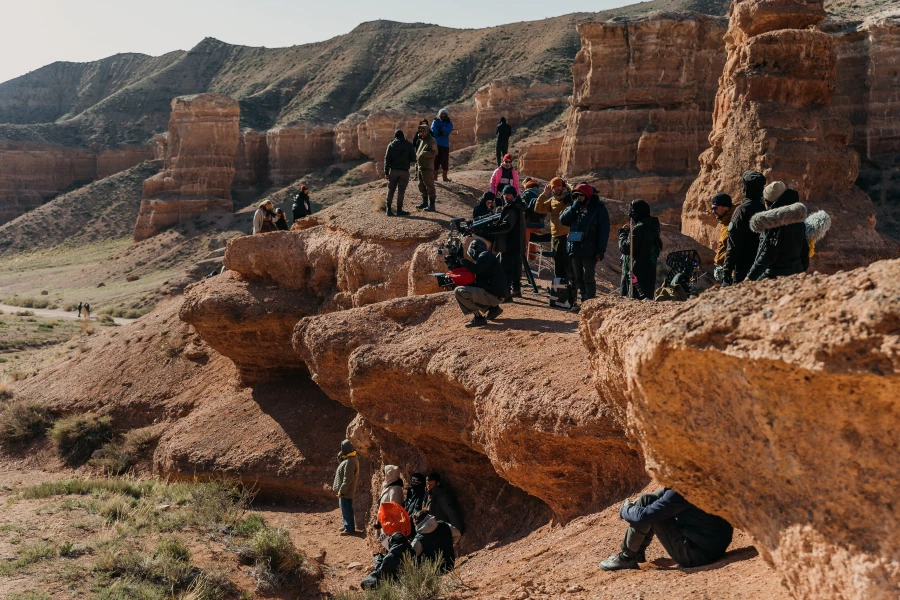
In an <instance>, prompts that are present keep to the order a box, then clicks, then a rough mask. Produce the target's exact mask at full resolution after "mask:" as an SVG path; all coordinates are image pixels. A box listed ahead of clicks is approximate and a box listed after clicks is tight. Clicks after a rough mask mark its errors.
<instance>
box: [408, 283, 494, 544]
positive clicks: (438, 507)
mask: <svg viewBox="0 0 900 600" xmlns="http://www.w3.org/2000/svg"><path fill="white" fill-rule="evenodd" d="M505 295H506V291H505V290H504V292H503V294H501V295H500V296H498V297H500V298H502V297H503V296H505ZM425 508H427V509H428V512H430V513H431V514H432V515H433V516H434V518H435V519H437V520H438V521H443V522H445V523H449V524H451V525H453V526H454V527H456V528H457V529H458V530H459V532H460V533H465V532H466V530H465V529H464V528H463V522H462V518H461V517H460V515H459V512H457V510H456V503H455V502H454V501H453V495H452V494H451V493H450V492H449V491H448V490H447V488H445V487H444V486H443V484H441V485H436V486H434V487H433V488H431V491H430V492H429V493H428V503H427V504H426V506H425Z"/></svg>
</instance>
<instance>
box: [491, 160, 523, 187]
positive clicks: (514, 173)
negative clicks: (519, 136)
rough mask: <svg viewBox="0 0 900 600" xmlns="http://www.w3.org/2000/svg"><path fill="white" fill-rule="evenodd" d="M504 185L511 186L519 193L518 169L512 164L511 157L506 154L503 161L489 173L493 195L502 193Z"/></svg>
mask: <svg viewBox="0 0 900 600" xmlns="http://www.w3.org/2000/svg"><path fill="white" fill-rule="evenodd" d="M506 186H512V187H513V189H514V190H515V193H516V194H518V193H519V171H518V170H516V168H515V167H514V166H513V158H512V156H511V155H509V154H507V155H505V156H504V157H503V162H502V163H501V164H500V166H499V167H497V169H496V170H495V171H494V173H493V174H492V175H491V193H492V194H494V196H497V194H502V193H503V190H504V189H506Z"/></svg>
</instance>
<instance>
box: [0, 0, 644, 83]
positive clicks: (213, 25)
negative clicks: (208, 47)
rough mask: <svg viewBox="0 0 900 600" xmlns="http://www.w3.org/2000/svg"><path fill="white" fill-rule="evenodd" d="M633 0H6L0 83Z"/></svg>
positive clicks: (487, 22)
mask: <svg viewBox="0 0 900 600" xmlns="http://www.w3.org/2000/svg"><path fill="white" fill-rule="evenodd" d="M634 1H635V0H560V1H559V2H547V0H506V1H498V0H493V1H485V0H445V1H444V2H422V1H421V0H381V1H372V0H368V1H367V0H318V1H312V0H293V1H291V0H240V1H237V0H178V1H176V0H153V1H152V2H151V1H148V0H142V1H139V2H138V1H135V0H0V14H2V16H3V22H4V25H5V27H4V28H3V34H2V35H0V57H2V58H0V82H3V81H7V80H9V79H13V78H15V77H18V76H20V75H24V74H25V73H27V72H29V71H33V70H35V69H38V68H40V67H42V66H44V65H48V64H50V63H52V62H55V61H60V60H61V61H69V62H86V61H91V60H97V59H100V58H104V57H107V56H110V55H112V54H118V53H120V52H140V53H143V54H150V55H154V56H158V55H160V54H165V53H166V52H171V51H173V50H187V49H189V48H192V47H194V46H195V45H196V44H197V43H198V42H199V41H200V40H202V39H203V38H205V37H214V38H216V39H219V40H222V41H225V42H228V43H230V44H240V45H246V46H266V47H269V48H277V47H282V46H293V45H296V44H305V43H309V42H318V41H322V40H326V39H329V38H332V37H334V36H336V35H341V34H344V33H348V32H349V31H350V30H352V29H353V28H354V27H356V26H357V25H359V24H360V23H363V22H366V21H374V20H377V19H387V20H391V21H403V22H410V23H412V22H425V23H436V24H438V25H444V26H447V27H459V28H482V27H491V26H494V25H501V24H504V23H514V22H518V21H533V20H537V19H544V18H547V17H555V16H559V15H564V14H568V13H573V12H597V11H602V10H607V9H610V8H615V7H618V6H624V5H626V4H633V3H634Z"/></svg>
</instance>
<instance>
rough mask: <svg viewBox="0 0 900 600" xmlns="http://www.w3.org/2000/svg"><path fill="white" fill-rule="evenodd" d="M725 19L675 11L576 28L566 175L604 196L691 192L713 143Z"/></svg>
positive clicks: (651, 198) (647, 197) (651, 197)
mask: <svg viewBox="0 0 900 600" xmlns="http://www.w3.org/2000/svg"><path fill="white" fill-rule="evenodd" d="M725 26H726V21H725V20H724V19H721V18H717V17H708V16H704V15H698V14H669V13H662V14H661V15H658V16H654V17H652V18H641V19H635V20H624V21H619V20H617V21H609V22H606V23H596V22H588V23H581V24H579V25H578V33H579V34H581V50H580V51H579V53H578V55H577V57H576V59H575V64H574V65H573V67H572V74H573V77H574V80H575V93H574V95H573V97H572V112H571V114H570V116H569V122H568V127H567V130H566V135H565V139H564V140H563V143H562V153H561V156H560V165H559V169H560V171H561V172H562V173H563V174H564V176H565V177H574V176H577V175H583V174H587V173H592V174H593V176H592V177H591V180H592V183H593V184H594V186H595V187H597V188H598V190H600V191H601V193H602V194H604V195H607V196H610V197H615V198H620V199H623V200H633V199H635V198H643V199H645V200H647V201H649V202H651V203H652V202H654V201H657V200H659V199H663V198H670V197H671V195H673V194H675V195H676V197H678V195H680V194H683V193H684V191H685V190H686V189H687V187H688V185H689V183H690V180H691V179H692V178H693V175H694V173H695V172H696V169H697V166H698V163H697V156H698V155H699V153H700V151H701V150H702V148H703V146H704V145H705V143H706V136H707V133H708V132H709V120H710V118H711V116H712V108H713V99H714V97H715V93H716V89H717V80H718V77H719V75H720V74H721V71H722V65H723V64H724V58H725V57H724V55H723V53H722V36H723V34H724V33H725Z"/></svg>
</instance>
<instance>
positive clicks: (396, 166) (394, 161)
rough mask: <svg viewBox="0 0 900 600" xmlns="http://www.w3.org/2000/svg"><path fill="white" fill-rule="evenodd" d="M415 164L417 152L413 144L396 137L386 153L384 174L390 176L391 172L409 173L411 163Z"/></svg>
mask: <svg viewBox="0 0 900 600" xmlns="http://www.w3.org/2000/svg"><path fill="white" fill-rule="evenodd" d="M401 135H402V133H401ZM414 162H416V150H415V148H413V145H412V143H410V142H408V141H406V139H405V138H403V137H399V138H398V137H395V138H394V139H393V140H392V141H391V143H390V144H388V147H387V150H386V151H385V153H384V174H385V175H389V174H390V172H391V170H395V171H409V165H410V163H414Z"/></svg>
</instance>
